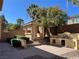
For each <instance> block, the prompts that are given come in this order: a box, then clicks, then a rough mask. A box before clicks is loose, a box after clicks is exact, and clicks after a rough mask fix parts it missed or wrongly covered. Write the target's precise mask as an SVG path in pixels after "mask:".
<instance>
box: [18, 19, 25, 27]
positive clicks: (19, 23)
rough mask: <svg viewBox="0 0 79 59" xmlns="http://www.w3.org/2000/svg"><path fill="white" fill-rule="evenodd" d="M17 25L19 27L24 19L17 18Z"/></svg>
mask: <svg viewBox="0 0 79 59" xmlns="http://www.w3.org/2000/svg"><path fill="white" fill-rule="evenodd" d="M17 25H18V26H19V27H20V28H21V27H22V26H23V25H24V20H23V19H21V18H19V19H17Z"/></svg>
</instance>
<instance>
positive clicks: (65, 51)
mask: <svg viewBox="0 0 79 59" xmlns="http://www.w3.org/2000/svg"><path fill="white" fill-rule="evenodd" d="M74 53H75V55H74ZM63 57H66V58H69V59H70V58H71V59H72V57H73V58H74V59H76V58H77V59H79V52H78V51H75V50H73V49H70V48H66V47H55V46H49V45H38V46H34V47H28V48H25V49H18V48H13V47H11V46H10V45H9V44H8V43H0V59H38V58H40V59H65V58H63Z"/></svg>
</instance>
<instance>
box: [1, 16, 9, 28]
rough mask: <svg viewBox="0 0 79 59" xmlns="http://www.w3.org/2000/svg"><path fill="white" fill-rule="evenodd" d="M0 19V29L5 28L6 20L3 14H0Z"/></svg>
mask: <svg viewBox="0 0 79 59" xmlns="http://www.w3.org/2000/svg"><path fill="white" fill-rule="evenodd" d="M0 21H1V24H2V25H1V26H2V29H6V26H7V24H8V21H7V20H6V19H5V16H4V15H1V16H0Z"/></svg>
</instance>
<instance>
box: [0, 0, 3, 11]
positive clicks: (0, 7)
mask: <svg viewBox="0 0 79 59" xmlns="http://www.w3.org/2000/svg"><path fill="white" fill-rule="evenodd" d="M2 5H3V0H0V11H1V10H2Z"/></svg>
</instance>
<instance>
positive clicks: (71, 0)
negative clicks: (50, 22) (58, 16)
mask: <svg viewBox="0 0 79 59" xmlns="http://www.w3.org/2000/svg"><path fill="white" fill-rule="evenodd" d="M68 2H72V4H73V5H76V6H78V7H79V0H67V6H68Z"/></svg>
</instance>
